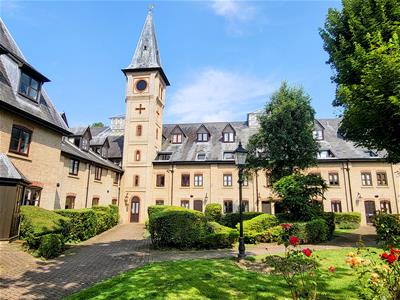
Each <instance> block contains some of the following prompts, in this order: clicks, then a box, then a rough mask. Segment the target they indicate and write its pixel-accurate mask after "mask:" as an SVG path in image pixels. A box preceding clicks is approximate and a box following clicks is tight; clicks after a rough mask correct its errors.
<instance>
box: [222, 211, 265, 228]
mask: <svg viewBox="0 0 400 300" xmlns="http://www.w3.org/2000/svg"><path fill="white" fill-rule="evenodd" d="M262 214H264V213H262V212H244V213H243V220H244V221H245V220H251V219H253V218H255V217H257V216H259V215H262ZM239 221H240V216H239V213H229V214H225V215H223V216H222V218H221V221H220V222H219V223H220V224H222V225H224V226H227V227H231V228H236V225H237V223H239Z"/></svg>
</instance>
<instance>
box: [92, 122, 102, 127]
mask: <svg viewBox="0 0 400 300" xmlns="http://www.w3.org/2000/svg"><path fill="white" fill-rule="evenodd" d="M90 127H104V124H103V122H95V123H93V124H92V125H90Z"/></svg>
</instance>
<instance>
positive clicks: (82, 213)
mask: <svg viewBox="0 0 400 300" xmlns="http://www.w3.org/2000/svg"><path fill="white" fill-rule="evenodd" d="M56 212H57V213H58V214H60V215H62V216H65V217H68V218H70V219H71V226H70V231H69V235H68V237H67V240H68V241H72V242H80V241H85V240H87V239H89V238H91V237H93V236H95V235H96V232H97V217H96V213H95V211H94V210H93V209H90V208H83V209H62V210H56Z"/></svg>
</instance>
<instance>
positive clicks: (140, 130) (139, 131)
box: [136, 125, 142, 136]
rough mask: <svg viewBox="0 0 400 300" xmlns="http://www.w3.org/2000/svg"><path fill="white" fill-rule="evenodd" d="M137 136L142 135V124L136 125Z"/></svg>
mask: <svg viewBox="0 0 400 300" xmlns="http://www.w3.org/2000/svg"><path fill="white" fill-rule="evenodd" d="M136 136H142V125H138V126H136Z"/></svg>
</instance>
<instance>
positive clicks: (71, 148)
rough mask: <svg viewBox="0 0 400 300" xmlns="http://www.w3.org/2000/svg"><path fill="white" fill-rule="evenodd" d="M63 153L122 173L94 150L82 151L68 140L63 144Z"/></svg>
mask: <svg viewBox="0 0 400 300" xmlns="http://www.w3.org/2000/svg"><path fill="white" fill-rule="evenodd" d="M61 152H63V153H66V154H69V155H71V156H74V157H76V158H80V159H82V160H85V161H90V162H93V163H95V164H97V165H100V166H103V167H105V168H108V169H112V170H114V171H118V172H122V169H121V168H120V167H119V166H117V165H116V164H114V163H112V162H111V161H109V160H107V159H104V158H102V157H101V156H100V155H98V154H97V153H95V152H94V151H92V150H89V151H88V152H86V151H83V150H81V149H80V148H78V147H77V146H75V145H74V144H72V143H71V142H70V141H68V139H66V138H64V139H63V141H62V142H61Z"/></svg>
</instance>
